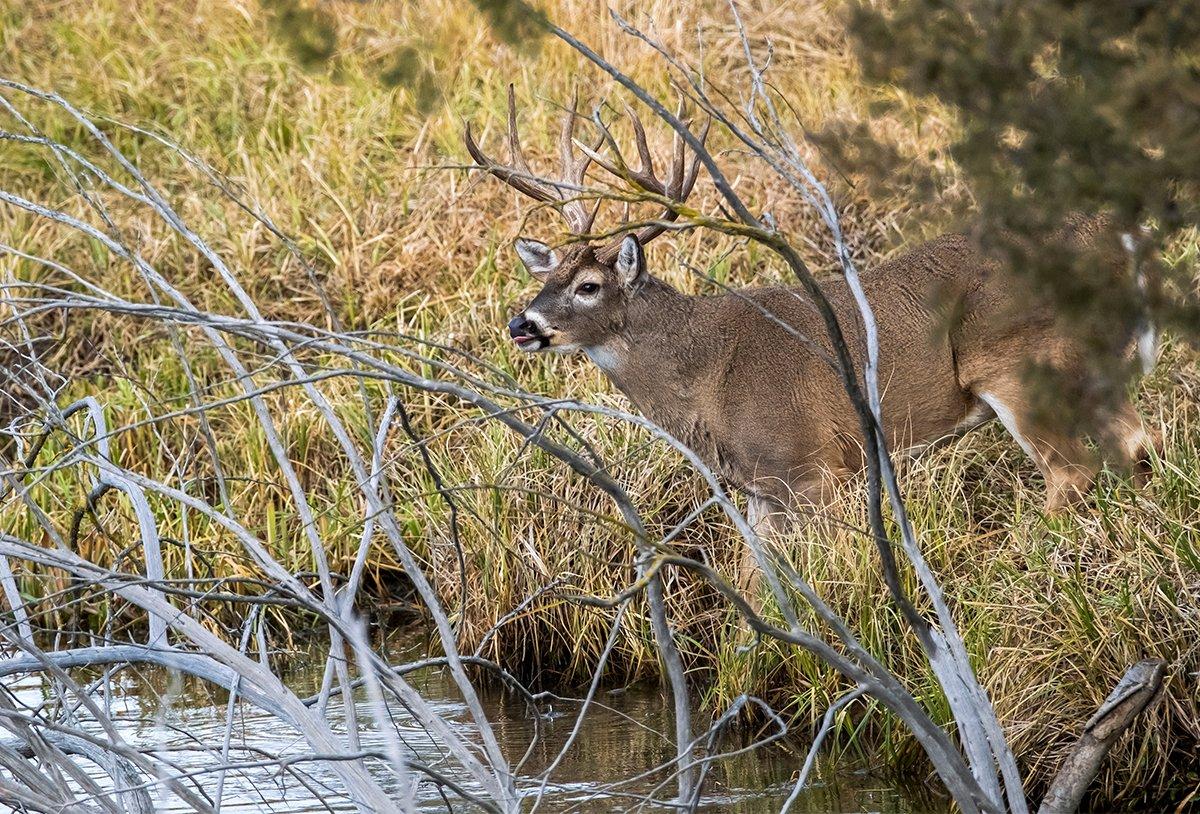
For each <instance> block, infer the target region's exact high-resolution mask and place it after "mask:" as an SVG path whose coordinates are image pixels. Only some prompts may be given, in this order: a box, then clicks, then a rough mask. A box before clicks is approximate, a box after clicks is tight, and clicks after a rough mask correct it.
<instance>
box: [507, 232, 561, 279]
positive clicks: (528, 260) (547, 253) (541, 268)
mask: <svg viewBox="0 0 1200 814" xmlns="http://www.w3.org/2000/svg"><path fill="white" fill-rule="evenodd" d="M513 246H514V248H516V250H517V254H518V255H519V256H520V258H521V262H522V263H524V264H525V268H527V269H529V273H530V274H532V275H533V276H534V277H536V278H538V279H539V280H545V279H546V277H548V276H549V275H550V272H552V271H554V269H556V268H558V253H557V252H556V251H554V249H552V248H550V247H549V246H547V245H546V244H545V243H543V242H541V241H540V240H530V239H528V238H524V237H519V238H517V242H516V243H514V244H513Z"/></svg>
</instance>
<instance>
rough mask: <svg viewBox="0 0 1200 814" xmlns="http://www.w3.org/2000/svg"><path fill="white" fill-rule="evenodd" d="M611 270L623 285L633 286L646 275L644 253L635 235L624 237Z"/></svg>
mask: <svg viewBox="0 0 1200 814" xmlns="http://www.w3.org/2000/svg"><path fill="white" fill-rule="evenodd" d="M613 269H614V270H615V271H616V272H617V276H618V277H619V278H620V279H621V282H622V283H624V284H625V285H633V284H634V283H636V282H637V281H638V280H640V279H641V278H642V277H644V276H645V275H646V252H645V250H644V249H643V248H642V244H641V243H640V242H638V239H637V235H625V239H624V240H622V241H621V248H620V249H618V250H617V260H616V262H615V263H613Z"/></svg>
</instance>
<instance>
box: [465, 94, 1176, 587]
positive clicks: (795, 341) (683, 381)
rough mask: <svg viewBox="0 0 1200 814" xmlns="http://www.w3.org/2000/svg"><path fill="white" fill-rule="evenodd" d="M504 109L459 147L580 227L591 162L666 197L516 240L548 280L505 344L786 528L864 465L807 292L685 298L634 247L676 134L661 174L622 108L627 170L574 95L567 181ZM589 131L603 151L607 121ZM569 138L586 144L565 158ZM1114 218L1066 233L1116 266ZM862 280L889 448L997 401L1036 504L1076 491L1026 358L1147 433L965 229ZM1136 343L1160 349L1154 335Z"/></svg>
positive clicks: (1103, 424) (930, 436) (683, 184)
mask: <svg viewBox="0 0 1200 814" xmlns="http://www.w3.org/2000/svg"><path fill="white" fill-rule="evenodd" d="M508 108H509V110H508V120H509V134H508V145H509V152H510V160H509V162H508V163H501V162H498V161H496V160H494V159H492V158H490V157H489V156H488V155H487V154H486V153H484V152H483V150H482V149H481V148H480V147H479V145H478V144H477V143H476V142H475V139H474V138H473V137H472V135H471V130H470V127H469V126H467V128H466V130H465V132H464V139H465V142H466V145H467V150H468V151H469V152H470V153H471V156H472V157H473V158H474V159H475V161H476V162H477V163H478V165H479V166H480V167H481V168H483V169H485V170H486V171H488V172H489V173H491V174H492V175H494V176H496V177H497V178H499V179H501V180H502V181H504V182H505V183H507V184H509V185H510V186H512V187H513V188H514V189H517V190H519V191H520V192H522V193H523V194H525V195H528V196H529V197H531V198H534V199H536V200H539V201H543V202H545V203H547V204H549V205H551V206H553V207H555V208H556V209H558V211H559V212H561V214H562V215H563V217H564V218H565V220H566V221H567V223H568V225H569V226H570V228H571V230H572V231H573V232H574V233H576V234H578V235H586V234H587V233H588V232H590V231H591V226H592V222H593V220H594V218H595V215H596V209H595V207H591V208H589V207H588V206H587V205H586V202H585V201H584V200H582V199H581V197H580V196H579V194H578V193H577V190H579V189H580V188H581V185H582V184H583V183H584V180H585V177H586V172H587V170H588V167H589V165H590V164H591V163H592V162H596V163H597V164H599V165H600V166H602V167H604V168H605V169H606V170H608V171H610V172H612V173H614V174H616V175H618V176H619V177H620V178H621V179H622V180H624V181H626V182H629V183H630V185H631V186H633V187H634V188H635V191H641V192H645V193H650V194H652V195H654V196H656V197H657V198H658V199H660V200H663V199H665V200H666V201H668V202H671V203H672V204H673V205H668V206H666V207H665V210H664V212H663V213H662V215H661V216H660V217H659V218H658V219H657V220H656V221H652V222H651V223H649V224H648V225H645V226H642V227H641V228H639V229H638V230H637V231H636V232H634V233H629V234H626V235H625V236H624V237H617V238H615V239H613V240H610V241H609V242H607V243H605V244H603V245H599V246H593V245H591V244H588V243H578V244H574V245H573V246H571V247H570V248H568V249H566V250H564V251H563V252H562V254H561V256H560V254H559V253H558V252H556V251H554V250H553V249H551V248H550V247H549V246H547V245H546V244H544V243H539V242H537V241H533V240H525V239H521V240H518V241H517V243H516V249H517V253H518V254H519V255H520V256H521V259H522V261H523V262H524V263H525V265H526V267H527V268H528V269H529V271H530V272H531V273H532V274H533V275H534V276H535V277H537V278H539V279H540V280H542V282H543V285H542V289H541V291H540V292H539V293H538V295H537V296H536V297H535V298H534V299H533V301H532V302H531V303H530V304H529V306H528V307H527V308H526V309H525V310H524V311H523V312H522V313H520V314H518V315H516V316H515V317H514V318H513V319H512V321H511V322H510V323H509V331H510V333H511V335H512V337H513V339H514V340H515V341H516V342H517V344H518V345H519V346H520V347H521V348H522V349H523V350H527V351H542V350H556V351H562V352H570V351H583V352H584V353H586V354H587V355H588V356H589V357H591V359H592V360H593V361H594V362H595V363H596V364H597V365H599V366H600V367H601V368H602V369H603V370H604V372H605V374H606V375H607V376H608V378H609V379H611V380H612V382H613V383H614V384H615V385H616V386H617V387H618V388H619V389H620V390H621V391H622V392H623V393H625V394H626V395H627V396H628V397H629V399H630V400H631V401H632V402H633V403H634V405H635V406H636V407H637V408H638V409H639V410H641V411H642V412H643V413H645V415H646V416H648V417H649V418H650V419H651V420H653V421H654V422H656V423H657V424H659V425H661V426H662V427H663V428H664V429H666V430H667V431H668V432H670V433H671V434H672V435H674V436H676V437H677V438H679V439H680V440H682V441H683V442H685V443H686V444H687V445H688V446H690V447H691V448H692V449H694V450H695V451H696V452H697V453H699V454H700V456H701V457H702V458H703V459H704V460H705V461H706V462H707V463H708V464H709V465H710V466H712V467H713V468H714V469H716V470H717V471H719V472H720V473H721V474H722V475H723V476H724V477H725V478H727V479H728V480H729V481H730V482H732V483H733V484H734V485H736V486H738V487H740V488H741V489H743V490H744V491H745V492H747V493H748V495H749V496H750V514H751V519H752V521H753V522H755V523H756V524H758V525H760V526H763V527H778V526H780V525H782V523H783V522H785V521H786V520H787V519H788V518H789V517H792V516H795V514H796V510H797V509H801V508H803V507H805V506H812V505H819V504H820V503H822V502H823V501H824V500H825V499H826V498H827V497H828V496H829V495H830V494H831V492H832V490H833V489H835V488H836V485H837V484H838V483H839V482H840V481H843V480H845V479H846V478H847V477H850V476H852V475H853V474H855V473H856V472H858V471H859V470H860V469H862V467H863V464H864V460H863V453H862V446H861V444H862V437H861V433H860V432H859V425H858V421H857V417H856V415H855V412H854V410H853V408H852V407H851V405H850V401H849V398H848V396H847V394H846V392H845V390H844V388H843V386H842V382H841V379H840V378H839V376H838V374H837V372H836V371H835V369H834V368H833V367H832V363H831V362H830V358H831V354H830V353H829V350H830V343H829V340H828V338H827V337H826V333H825V327H824V323H823V321H822V320H821V318H820V316H819V315H818V313H817V310H816V308H815V306H814V304H813V303H812V302H811V301H810V300H809V299H808V297H807V295H806V294H805V293H804V292H803V290H802V289H799V288H791V287H776V288H756V289H748V290H743V291H732V292H727V293H724V294H719V295H716V296H689V295H686V294H683V293H681V292H679V291H678V290H676V289H674V288H672V287H671V286H670V285H668V284H667V283H665V282H663V281H662V280H659V279H657V278H655V277H653V276H652V275H650V274H649V272H648V271H647V269H646V259H645V252H644V251H643V244H644V243H645V242H648V241H649V240H653V239H654V238H655V237H657V236H658V235H660V234H662V233H663V232H664V231H665V229H666V227H667V224H668V223H669V222H670V221H672V220H674V219H675V218H676V217H677V214H678V211H679V206H678V204H679V203H680V202H682V201H684V200H685V199H686V198H687V196H688V194H689V193H690V191H691V189H692V187H693V185H694V184H695V181H696V177H697V170H698V162H697V160H696V159H695V157H694V156H693V160H692V161H691V163H690V165H689V163H688V161H687V160H686V155H685V150H684V144H683V141H682V139H680V138H679V137H678V136H676V138H675V145H674V151H673V153H672V158H671V161H670V162H669V165H668V166H669V167H670V174H669V176H668V178H667V179H666V180H665V181H663V180H660V179H659V178H658V177H657V175H655V172H654V169H653V161H652V160H651V157H650V152H649V147H648V145H647V142H646V134H645V130H644V129H643V128H642V125H641V123H640V122H639V121H638V119H637V116H636V114H635V113H634V112H633V111H632V110H630V118H631V120H632V124H633V130H634V135H635V139H636V143H637V151H638V156H639V159H640V164H641V167H640V169H636V170H635V169H632V167H631V165H630V164H629V162H627V161H625V160H623V159H620V160H615V161H609V160H608V159H605V158H604V157H602V156H601V155H600V154H598V153H596V152H595V151H594V150H591V149H587V148H584V147H582V145H579V143H578V142H576V141H574V139H573V135H572V134H573V132H574V125H575V119H576V115H575V112H574V106H573V105H572V107H570V108H568V109H567V110H566V111H565V113H564V117H563V122H562V127H561V131H560V136H559V154H560V158H561V162H562V168H561V172H560V175H561V179H560V180H559V181H548V180H543V179H540V178H537V177H535V176H534V175H533V174H532V173H531V171H530V169H529V165H528V163H527V162H526V160H525V158H524V155H523V154H522V152H521V146H520V140H519V138H518V135H517V129H516V103H515V101H514V95H513V91H512V88H511V87H510V88H509V96H508ZM600 126H601V127H603V125H600ZM706 133H707V128H705V130H704V132H703V133H702V134H701V136H700V137H699V138H700V140H701V141H703V138H704V134H706ZM601 135H602V136H604V135H606V133H602V134H601ZM601 141H602V142H604V141H607V142H608V143H609V144H610V146H612V147H613V148H614V149H615V142H613V140H612V138H611V135H608V136H607V138H602V140H601ZM576 145H579V146H580V147H581V149H582V151H583V152H584V155H583V157H582V158H579V159H576V158H575V157H574V149H573V148H574V146H576ZM1110 232H1111V229H1106V228H1105V224H1104V222H1103V220H1100V219H1090V220H1079V221H1078V222H1075V223H1073V224H1070V225H1069V226H1068V227H1067V228H1065V229H1064V230H1063V234H1062V239H1063V240H1065V241H1072V242H1073V243H1074V244H1075V246H1076V247H1077V248H1088V249H1089V250H1095V251H1094V254H1095V257H1096V258H1097V259H1098V261H1099V262H1102V263H1105V264H1111V263H1123V262H1125V258H1124V256H1123V255H1122V253H1121V250H1120V247H1119V245H1118V244H1117V243H1116V240H1115V238H1116V236H1115V235H1112V234H1110ZM862 281H863V285H864V288H865V290H866V294H867V298H868V300H869V301H870V303H871V304H872V306H873V310H874V312H875V317H876V320H877V322H878V327H879V353H880V369H879V388H880V392H881V394H882V410H883V423H884V430H885V432H886V434H887V436H888V440H889V442H890V445H891V448H892V449H895V450H912V449H916V448H920V447H922V446H925V445H927V444H930V443H933V442H935V441H937V440H939V439H942V438H946V437H950V436H953V435H956V434H958V433H960V432H963V431H965V430H967V429H970V428H971V427H974V426H977V425H979V424H981V423H983V422H984V421H986V420H988V419H989V418H992V417H998V418H999V419H1000V420H1001V421H1002V422H1003V423H1004V426H1005V427H1006V428H1007V429H1008V431H1009V432H1010V433H1011V434H1012V435H1013V437H1014V438H1015V439H1016V440H1017V442H1018V443H1019V444H1020V445H1021V447H1022V448H1023V449H1024V450H1025V451H1026V452H1027V453H1028V454H1029V455H1030V456H1031V457H1032V458H1033V460H1034V461H1035V462H1036V463H1037V466H1038V468H1039V469H1040V470H1041V472H1042V474H1043V475H1044V476H1045V479H1046V491H1047V495H1046V506H1047V509H1049V510H1055V509H1060V508H1062V507H1064V506H1066V505H1068V504H1070V503H1071V502H1073V501H1075V500H1078V499H1079V498H1080V497H1081V496H1082V495H1084V494H1086V492H1087V491H1088V489H1089V488H1090V486H1091V484H1092V479H1093V477H1094V475H1095V472H1096V469H1097V465H1098V462H1097V460H1096V459H1095V456H1094V454H1093V453H1092V452H1091V450H1090V449H1089V447H1088V446H1086V445H1085V443H1084V441H1083V439H1082V437H1081V433H1080V432H1079V431H1078V430H1072V429H1068V427H1071V426H1077V425H1072V424H1071V423H1070V422H1064V421H1061V420H1056V417H1055V416H1052V415H1049V414H1048V412H1047V411H1046V410H1045V409H1043V406H1044V405H1043V404H1042V403H1040V402H1039V399H1037V398H1035V397H1034V396H1035V395H1036V394H1037V392H1038V389H1037V388H1035V387H1033V386H1032V385H1031V384H1030V381H1029V376H1028V374H1029V372H1030V370H1031V369H1032V368H1035V367H1041V368H1049V369H1052V370H1053V371H1055V373H1056V376H1057V380H1058V381H1059V382H1060V383H1067V384H1069V385H1070V389H1071V392H1072V393H1074V394H1077V395H1076V396H1075V397H1073V398H1072V399H1071V401H1076V402H1078V401H1082V402H1087V401H1089V399H1090V396H1091V395H1096V394H1098V395H1100V396H1102V397H1103V398H1097V399H1096V402H1097V403H1096V408H1097V409H1096V410H1093V411H1092V412H1093V416H1092V417H1093V422H1092V426H1093V430H1094V431H1095V432H1096V434H1097V435H1098V436H1099V437H1100V440H1102V441H1105V442H1107V443H1106V444H1105V445H1104V447H1105V448H1109V449H1115V450H1116V455H1117V457H1119V458H1121V459H1122V461H1121V462H1122V463H1129V462H1140V461H1142V460H1143V459H1144V458H1146V457H1147V455H1148V451H1149V449H1150V447H1151V446H1153V445H1154V444H1155V443H1156V440H1155V438H1154V437H1153V436H1151V435H1150V434H1149V433H1148V432H1147V431H1146V430H1145V429H1144V428H1143V426H1142V422H1141V420H1140V419H1139V417H1138V415H1137V413H1136V412H1135V411H1134V409H1133V405H1132V404H1131V403H1130V401H1129V399H1128V396H1127V394H1126V393H1125V391H1124V389H1123V388H1121V387H1119V386H1117V387H1114V386H1112V384H1113V383H1112V382H1109V381H1105V372H1104V371H1105V366H1104V365H1097V364H1095V360H1094V359H1093V358H1092V357H1093V356H1094V354H1093V353H1089V348H1086V347H1085V346H1084V344H1083V342H1081V341H1080V340H1079V339H1077V338H1074V337H1073V333H1072V331H1070V330H1067V329H1064V328H1063V327H1062V324H1063V321H1062V320H1060V319H1059V318H1058V314H1056V312H1055V309H1053V308H1050V307H1047V306H1046V305H1045V304H1044V303H1043V304H1040V305H1039V304H1037V300H1035V299H1034V298H1032V297H1028V296H1021V291H1020V284H1019V282H1018V280H1017V279H1016V278H1015V277H1014V276H1012V275H1011V274H1009V273H1006V272H1005V271H1004V270H1003V269H1002V268H1000V267H999V266H998V265H996V264H995V263H993V262H991V261H989V260H988V259H986V258H985V256H984V255H983V254H981V253H980V252H979V251H977V250H976V249H975V248H973V246H972V245H971V243H970V241H969V240H968V239H966V238H965V237H961V236H946V237H942V238H938V239H937V240H933V241H931V242H929V243H926V244H924V245H922V246H919V247H918V248H916V249H913V250H912V251H909V252H908V253H907V254H904V255H903V256H901V257H898V258H896V259H894V260H891V261H890V262H887V263H883V264H881V265H880V266H878V267H877V268H875V269H872V270H869V271H867V272H866V273H864V274H863V276H862ZM824 291H825V292H826V296H827V297H828V299H829V300H830V302H831V304H832V306H833V308H834V310H835V311H836V313H837V316H838V320H839V322H840V324H841V326H842V329H843V331H844V333H845V335H846V339H847V341H848V343H849V347H850V350H851V352H852V354H853V355H854V356H855V357H856V359H857V365H858V370H859V372H861V370H862V363H863V359H864V357H865V349H864V340H863V336H862V333H863V332H862V330H861V325H860V315H859V312H858V310H857V308H856V307H855V304H854V301H853V299H852V297H851V294H850V291H849V289H848V288H847V286H846V284H845V282H844V281H841V280H832V281H829V282H828V283H827V284H826V285H825V286H824ZM1112 334H1113V338H1114V339H1115V341H1110V343H1109V345H1110V347H1111V350H1112V352H1113V353H1114V354H1121V353H1124V352H1126V350H1127V348H1128V347H1130V346H1132V344H1133V343H1134V341H1135V339H1136V337H1135V336H1134V330H1133V327H1132V326H1129V327H1128V329H1126V328H1121V327H1119V326H1118V327H1114V329H1113V331H1112ZM1141 345H1142V350H1143V353H1145V354H1147V355H1152V348H1150V344H1149V343H1148V342H1147V341H1146V337H1142V339H1141ZM1114 394H1116V395H1114ZM1067 401H1068V399H1066V398H1060V399H1059V400H1058V402H1057V404H1058V405H1063V406H1067V405H1066V403H1067ZM1074 406H1077V405H1074ZM1050 412H1054V411H1050ZM1058 412H1060V413H1062V412H1066V411H1065V410H1058ZM745 574H746V570H745V569H743V578H744V577H745Z"/></svg>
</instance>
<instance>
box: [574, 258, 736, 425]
mask: <svg viewBox="0 0 1200 814" xmlns="http://www.w3.org/2000/svg"><path fill="white" fill-rule="evenodd" d="M701 306H702V300H701V298H698V297H691V296H688V295H686V294H683V293H682V292H680V291H678V290H676V289H674V288H672V287H671V286H670V285H668V284H666V283H664V282H662V281H661V280H657V279H654V278H650V279H648V280H647V281H646V282H645V283H644V284H643V285H642V288H641V289H640V290H639V291H638V292H637V293H636V294H635V295H634V298H633V300H632V301H631V302H630V304H629V307H628V310H627V312H626V321H625V326H624V328H623V329H622V330H621V331H619V332H618V333H617V334H616V335H615V336H614V337H613V338H612V339H610V340H608V341H607V342H605V343H604V344H602V345H598V346H594V347H589V348H585V349H584V351H585V352H586V353H587V355H588V357H589V358H591V360H592V361H593V362H595V363H596V365H597V366H599V367H600V369H601V370H603V371H604V374H605V375H606V376H607V377H608V378H609V380H610V381H612V383H613V384H614V385H615V386H616V387H617V389H619V390H620V391H621V392H622V393H624V394H625V395H626V396H627V397H628V398H629V400H630V401H632V402H633V404H634V406H635V407H637V408H638V410H640V411H641V412H642V413H644V414H645V415H646V416H647V417H649V418H650V419H651V420H652V421H654V422H655V423H657V424H660V425H661V426H663V427H664V428H665V429H667V430H668V431H669V432H672V433H673V434H679V433H680V432H684V431H686V432H690V431H691V430H692V428H693V427H694V425H695V423H696V421H697V419H698V407H699V404H698V402H699V399H700V394H699V392H698V387H697V386H698V384H699V383H700V382H701V380H702V378H703V377H702V375H701V374H702V372H703V371H704V369H705V368H706V366H707V364H708V361H709V358H710V357H711V355H712V352H713V349H712V348H711V347H710V346H711V345H712V344H713V342H712V338H711V334H708V332H706V331H704V329H703V327H702V326H701V323H702V322H703V319H702V317H703V314H702V312H703V310H704V309H703V308H702V307H701ZM686 432H685V434H686Z"/></svg>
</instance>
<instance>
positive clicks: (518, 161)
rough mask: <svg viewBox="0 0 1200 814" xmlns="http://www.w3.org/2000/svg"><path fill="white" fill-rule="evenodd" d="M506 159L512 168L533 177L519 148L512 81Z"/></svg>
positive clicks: (509, 86)
mask: <svg viewBox="0 0 1200 814" xmlns="http://www.w3.org/2000/svg"><path fill="white" fill-rule="evenodd" d="M508 160H509V161H511V162H512V165H513V167H514V168H516V169H518V170H520V171H521V172H523V173H525V174H526V175H528V176H529V177H530V178H532V177H533V172H531V171H530V169H529V162H528V161H526V160H525V151H524V150H522V149H521V135H520V132H519V131H518V130H517V94H516V90H515V89H514V88H513V83H512V82H509V83H508Z"/></svg>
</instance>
